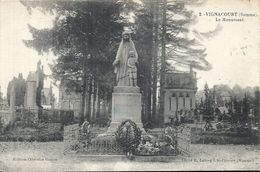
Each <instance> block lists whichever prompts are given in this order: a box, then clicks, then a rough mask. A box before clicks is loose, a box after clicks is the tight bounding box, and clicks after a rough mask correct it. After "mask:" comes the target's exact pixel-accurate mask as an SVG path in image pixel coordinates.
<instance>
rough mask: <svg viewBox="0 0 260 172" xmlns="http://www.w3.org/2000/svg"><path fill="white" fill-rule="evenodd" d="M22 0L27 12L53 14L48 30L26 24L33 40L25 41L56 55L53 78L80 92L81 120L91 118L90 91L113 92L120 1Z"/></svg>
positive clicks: (119, 29)
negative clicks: (36, 10) (64, 81)
mask: <svg viewBox="0 0 260 172" xmlns="http://www.w3.org/2000/svg"><path fill="white" fill-rule="evenodd" d="M22 3H23V4H24V5H25V6H26V7H27V8H28V11H29V12H30V11H31V9H33V8H38V9H40V10H42V11H43V12H49V13H51V14H55V20H54V24H53V27H52V28H51V29H36V28H34V27H32V26H30V25H29V30H30V32H31V34H32V37H33V39H32V40H26V41H24V42H25V44H26V45H27V46H28V47H31V48H34V49H36V50H37V51H38V52H39V54H43V53H47V52H49V51H52V52H53V53H54V54H55V55H56V56H58V59H57V62H56V64H55V65H53V66H52V67H51V69H52V71H53V75H54V79H56V80H60V81H63V80H66V81H68V82H66V83H67V86H68V88H69V89H72V90H76V91H80V92H81V93H82V110H81V121H80V122H81V123H82V122H83V120H84V118H87V120H90V112H91V111H90V109H91V104H90V102H91V101H90V98H91V94H93V91H94V90H96V89H98V90H99V94H100V95H99V96H101V94H105V92H108V93H111V92H112V91H111V88H112V85H113V79H111V78H113V69H112V65H111V64H112V62H113V60H114V57H115V53H116V48H117V46H118V43H119V42H120V38H121V32H122V30H123V23H122V22H120V19H121V17H120V10H121V5H122V4H121V3H118V2H117V1H115V0H111V1H104V2H103V1H102V2H101V1H74V2H71V1H44V2H43V1H22ZM104 78H106V79H104ZM101 81H102V82H101ZM93 85H95V88H94V89H92V88H93ZM97 87H98V88H97ZM95 94H97V92H96V91H95ZM101 97H102V96H101ZM86 102H87V103H86ZM85 104H87V107H85ZM85 108H86V109H87V110H85ZM84 111H87V114H84Z"/></svg>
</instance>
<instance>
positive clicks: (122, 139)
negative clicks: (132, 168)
mask: <svg viewBox="0 0 260 172" xmlns="http://www.w3.org/2000/svg"><path fill="white" fill-rule="evenodd" d="M115 136H116V141H117V142H118V144H119V145H120V146H121V147H122V148H123V150H124V152H127V153H128V152H130V153H132V152H133V151H134V150H135V149H136V148H137V146H138V145H139V144H140V141H141V130H140V129H139V128H138V127H137V125H136V124H135V123H134V122H133V121H131V120H126V121H123V122H122V123H121V124H120V125H119V126H118V129H117V131H116V133H115Z"/></svg>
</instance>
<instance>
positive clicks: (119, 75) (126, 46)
mask: <svg viewBox="0 0 260 172" xmlns="http://www.w3.org/2000/svg"><path fill="white" fill-rule="evenodd" d="M130 52H131V54H132V56H131V58H132V57H133V56H134V58H135V59H133V60H132V59H131V60H130V61H128V59H129V57H130ZM137 60H138V54H137V52H136V49H135V45H134V43H133V41H132V40H131V35H130V32H129V31H124V32H123V34H122V41H121V43H120V45H119V48H118V50H117V54H116V59H115V61H114V62H113V66H114V67H115V70H114V72H115V74H116V81H117V86H136V83H135V84H133V80H132V82H130V81H131V78H130V76H129V71H131V70H132V69H133V70H135V69H136V68H135V69H134V68H132V67H133V66H132V65H133V61H135V64H136V63H137ZM129 68H131V69H129ZM133 77H134V76H132V78H133ZM135 78H136V76H135ZM135 82H136V81H135Z"/></svg>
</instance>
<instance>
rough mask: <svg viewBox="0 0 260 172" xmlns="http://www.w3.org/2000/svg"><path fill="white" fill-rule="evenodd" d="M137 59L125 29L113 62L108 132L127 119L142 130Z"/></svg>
mask: <svg viewBox="0 0 260 172" xmlns="http://www.w3.org/2000/svg"><path fill="white" fill-rule="evenodd" d="M137 61H138V54H137V52H136V49H135V45H134V43H133V41H132V40H131V35H130V32H128V31H125V32H123V34H122V41H121V43H120V45H119V48H118V51H117V55H116V59H115V61H114V62H113V66H114V67H115V70H114V72H115V74H116V82H117V85H116V86H115V87H114V90H113V94H112V119H111V124H110V127H109V128H108V132H111V133H113V132H115V131H116V130H117V127H118V126H119V125H120V123H121V122H122V121H124V120H128V119H129V120H132V121H133V122H135V123H136V124H137V126H138V127H139V128H140V129H141V130H143V131H144V129H143V124H142V121H141V110H142V109H141V108H142V107H141V93H140V89H139V87H138V86H137V83H136V82H137V79H136V78H137V67H136V65H137Z"/></svg>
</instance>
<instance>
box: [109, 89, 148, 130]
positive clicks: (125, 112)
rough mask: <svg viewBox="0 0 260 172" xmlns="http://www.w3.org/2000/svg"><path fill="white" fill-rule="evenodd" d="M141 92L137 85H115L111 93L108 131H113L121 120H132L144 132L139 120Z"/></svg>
mask: <svg viewBox="0 0 260 172" xmlns="http://www.w3.org/2000/svg"><path fill="white" fill-rule="evenodd" d="M141 110H142V107H141V93H140V89H139V87H127V86H117V87H114V92H113V94H112V118H111V124H110V127H109V128H108V131H107V132H108V133H114V132H115V131H116V130H117V128H118V126H119V125H120V124H121V122H123V121H125V120H128V119H129V120H132V121H133V122H135V123H136V124H137V126H138V127H139V128H140V129H141V130H142V131H143V132H144V129H143V124H142V120H141Z"/></svg>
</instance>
